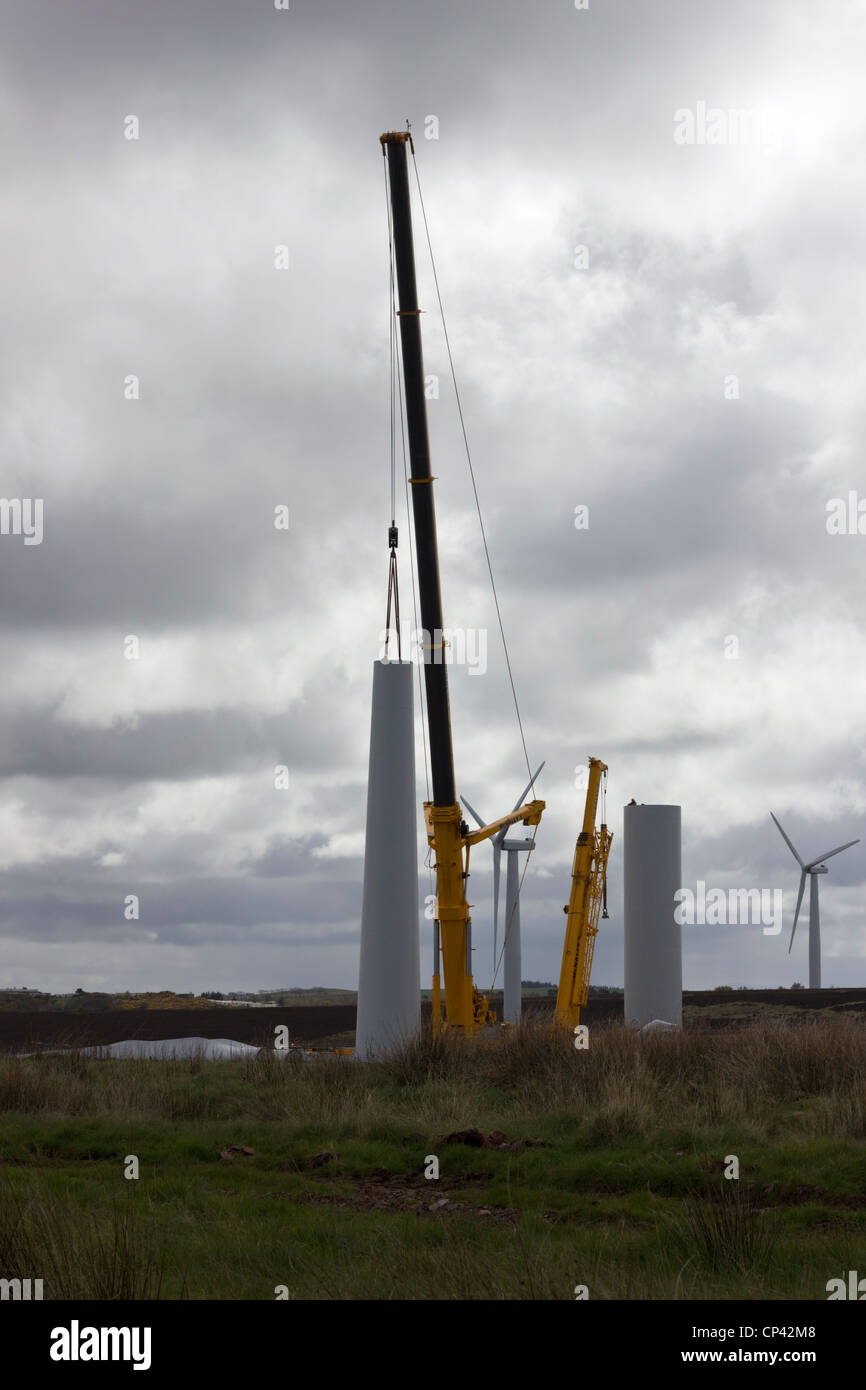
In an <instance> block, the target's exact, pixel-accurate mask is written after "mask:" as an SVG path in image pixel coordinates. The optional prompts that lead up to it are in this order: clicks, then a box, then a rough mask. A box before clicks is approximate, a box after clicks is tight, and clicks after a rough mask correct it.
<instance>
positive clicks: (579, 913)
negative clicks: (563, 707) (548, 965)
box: [554, 758, 613, 1032]
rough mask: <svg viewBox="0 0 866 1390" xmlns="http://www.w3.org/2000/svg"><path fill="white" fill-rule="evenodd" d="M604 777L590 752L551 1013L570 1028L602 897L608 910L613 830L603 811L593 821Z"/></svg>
mask: <svg viewBox="0 0 866 1390" xmlns="http://www.w3.org/2000/svg"><path fill="white" fill-rule="evenodd" d="M606 779H607V764H606V763H603V762H602V761H601V759H600V758H590V760H589V782H588V784H587V788H586V805H585V808H584V813H583V829H582V830H581V832H580V834H579V835H578V837H577V844H576V846H575V849H574V864H573V866H572V870H571V896H570V898H569V901H568V904H567V906H566V907H564V908H563V912H565V913H566V914H567V918H568V920H567V922H566V927H565V945H564V946H563V950H562V969H561V971H560V975H559V990H558V991H557V995H556V1013H555V1015H554V1018H555V1020H556V1023H557V1024H559V1025H561V1026H562V1027H563V1028H567V1029H568V1030H569V1031H570V1032H571V1031H573V1030H574V1028H576V1027H577V1025H578V1024H579V1023H580V1011H581V1009H582V1008H583V1006H584V1005H585V1003H586V1001H587V997H588V995H589V977H590V973H591V971H592V954H593V951H594V949H595V938H596V935H597V933H598V917H599V912H600V910H601V907H602V904H603V903H604V904H605V912H604V915H605V917H606V916H607V907H606V902H607V898H606V890H607V858H608V855H609V854H610V846H611V842H612V840H613V835H612V834H611V832H610V831H609V830H608V828H607V826H606V824H605V821H604V815H605V813H604V811H602V822H601V825H600V826H599V827H598V828H597V827H596V824H595V819H596V813H597V810H598V797H599V791H600V790H601V788H602V785H603V782H604V781H606Z"/></svg>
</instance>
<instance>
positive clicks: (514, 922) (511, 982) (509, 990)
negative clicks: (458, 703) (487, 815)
mask: <svg viewBox="0 0 866 1390" xmlns="http://www.w3.org/2000/svg"><path fill="white" fill-rule="evenodd" d="M542 767H544V763H542V764H541V767H539V768H538V771H537V772H536V773H535V776H534V777H533V778H532V779H531V781H529V782H528V783H527V784H526V786H525V787H524V789H523V791H522V792H521V793H520V795H519V797H518V798H517V800H516V801H515V803H514V806H513V808H512V809H513V810H514V811H516V810H517V809H518V807H520V806H522V805H523V798H524V797H525V796H526V794H527V792H528V791H529V790H530V788H532V787H534V786H535V783H536V780H537V778H538V773H539V772H540V771H541V768H542ZM460 800H461V801H462V802H463V805H464V806H465V807H466V809H467V811H468V812H469V814H470V816H472V818H473V820H475V821H476V822H477V824H478V825H479V826H484V825H486V823H487V822H486V821H483V820H482V819H481V817H480V816H479V814H478V812H477V811H476V810H474V809H473V808H472V807H471V806H470V805H469V802H468V801H467V800H466V797H465V796H461V798H460ZM512 828H513V827H511V826H507V825H506V826H503V828H502V829H501V830H500V831H499V833H498V834H496V835H494V836H493V837H492V838H491V841H490V843H491V845H492V846H493V969H494V971H495V970H496V966H497V943H498V928H499V872H500V867H501V866H500V857H501V855H502V851H503V850H505V853H506V854H507V856H508V858H507V860H506V875H505V969H504V971H503V995H504V998H503V1007H502V1017H503V1021H504V1022H505V1023H519V1022H520V1015H521V1010H522V1007H523V992H522V988H521V959H520V876H519V874H518V872H517V856H518V854H519V853H520V851H521V850H531V849H532V846H533V843H534V841H533V840H531V839H526V840H515V839H511V838H508V839H506V836H507V835H508V831H509V830H510V829H512Z"/></svg>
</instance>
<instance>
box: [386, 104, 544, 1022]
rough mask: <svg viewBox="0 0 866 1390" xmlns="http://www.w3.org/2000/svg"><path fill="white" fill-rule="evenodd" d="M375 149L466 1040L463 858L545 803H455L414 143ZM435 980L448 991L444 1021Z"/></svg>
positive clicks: (481, 1000)
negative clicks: (484, 807)
mask: <svg viewBox="0 0 866 1390" xmlns="http://www.w3.org/2000/svg"><path fill="white" fill-rule="evenodd" d="M380 143H381V146H382V154H383V155H384V157H385V159H386V161H387V162H386V172H387V187H388V192H389V194H390V209H391V230H392V236H393V251H394V279H395V281H396V288H397V294H398V299H399V308H398V309H396V310H395V312H396V316H397V321H398V324H399V327H400V347H401V350H402V359H403V384H404V395H405V402H406V427H407V434H408V439H409V464H410V477H409V484H410V488H411V494H412V516H413V520H414V523H415V526H414V529H415V550H416V554H417V562H418V597H419V602H420V608H421V625H422V628H423V631H424V634H425V637H424V645H425V650H424V686H425V692H426V696H427V726H428V734H429V743H430V772H431V778H432V783H433V799H432V800H431V801H426V802H425V803H424V815H425V819H426V824H427V838H428V841H429V844H430V846H431V848H432V850H433V853H434V855H435V869H436V918H435V921H434V937H433V943H434V966H433V1031H434V1033H438V1032H439V1031H440V1030H441V1029H442V1028H443V1026H445V1027H448V1028H449V1029H453V1030H456V1031H457V1032H460V1033H467V1034H468V1033H473V1032H475V1031H476V1030H477V1029H479V1028H481V1027H483V1026H484V1024H485V1023H487V1022H489V1021H492V1020H493V1015H492V1013H491V1011H490V1008H489V1006H488V1001H487V999H486V997H485V996H484V995H483V994H481V992H480V991H479V990H478V989H477V988H476V986H475V982H474V980H473V978H472V922H471V918H470V916H469V903H468V902H467V899H466V881H467V879H468V877H469V851H470V849H471V848H472V846H473V845H475V844H478V843H480V842H481V841H482V840H488V839H490V837H491V836H493V835H496V834H497V833H498V832H499V831H500V830H502V829H503V828H504V827H506V826H509V825H516V824H517V822H518V821H522V822H523V824H524V825H538V822H539V820H540V819H541V813H542V811H543V810H544V802H543V801H529V802H526V804H525V805H523V806H521V807H520V808H519V809H518V810H517V811H513V812H512V813H511V814H510V815H508V816H503V817H502V818H501V819H500V820H497V821H494V822H493V824H492V825H485V826H482V828H481V829H480V830H476V831H474V832H472V833H470V831H469V828H468V826H467V825H466V823H465V821H464V820H463V813H462V811H461V808H460V803H459V801H458V799H457V792H456V787H455V779H454V752H453V747H452V741H451V710H450V705H449V699H448V667H447V655H446V647H447V639H446V636H445V628H444V623H443V619H442V594H441V590H440V584H439V554H438V544H437V538H436V511H435V507H434V502H433V481H434V480H433V474H432V472H431V469H430V442H429V437H428V430H427V405H426V396H425V388H424V359H423V353H422V350H421V325H420V315H421V309H420V308H419V306H418V290H417V284H416V279H415V250H414V244H413V238H412V211H411V207H410V200H409V168H408V157H407V152H406V151H407V146H409V148H410V149H411V148H412V137H411V135H410V134H409V132H408V131H388V132H386V134H384V135H382V136H381V138H380ZM440 951H441V959H442V973H441V974H440ZM442 975H444V984H445V1019H444V1021H443V1018H442Z"/></svg>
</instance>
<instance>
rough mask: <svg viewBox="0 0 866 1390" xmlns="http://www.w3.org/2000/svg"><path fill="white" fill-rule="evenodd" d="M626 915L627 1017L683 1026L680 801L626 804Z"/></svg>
mask: <svg viewBox="0 0 866 1390" xmlns="http://www.w3.org/2000/svg"><path fill="white" fill-rule="evenodd" d="M623 874H624V885H623V887H624V895H623V919H624V925H625V1021H626V1023H630V1024H636V1025H638V1026H639V1027H643V1026H644V1025H645V1024H647V1023H652V1022H653V1021H654V1020H655V1019H662V1020H663V1021H664V1022H665V1023H672V1024H675V1025H676V1026H677V1027H681V1026H682V1021H683V937H682V927H681V926H680V925H679V923H678V922H677V921H676V919H675V917H674V913H675V910H676V897H675V895H676V893H677V891H678V890H679V889H680V888H681V887H682V816H681V808H680V807H679V806H638V805H630V806H626V807H624V814H623Z"/></svg>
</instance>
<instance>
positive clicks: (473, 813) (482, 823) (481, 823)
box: [460, 796, 487, 830]
mask: <svg viewBox="0 0 866 1390" xmlns="http://www.w3.org/2000/svg"><path fill="white" fill-rule="evenodd" d="M460 800H461V801H462V802H463V805H464V806H465V807H466V809H467V811H468V812H469V814H470V816H471V817H472V819H473V820H474V821H475V823H476V824H477V825H479V826H480V827H481V829H482V830H483V829H484V827H485V825H486V824H487V822H486V821H484V820H482V819H481V817H480V816H479V814H478V812H477V811H473V809H472V807H471V806H470V805H469V802H468V801H467V800H466V797H465V796H461V798H460Z"/></svg>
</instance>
